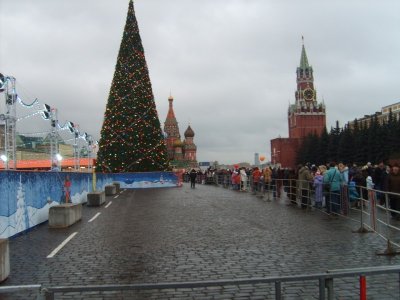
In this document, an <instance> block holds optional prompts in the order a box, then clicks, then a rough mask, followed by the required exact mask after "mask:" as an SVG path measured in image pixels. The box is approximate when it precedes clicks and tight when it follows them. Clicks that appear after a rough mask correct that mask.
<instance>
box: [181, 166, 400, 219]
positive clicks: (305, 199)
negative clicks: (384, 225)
mask: <svg viewBox="0 0 400 300" xmlns="http://www.w3.org/2000/svg"><path fill="white" fill-rule="evenodd" d="M189 178H190V181H191V182H192V187H194V184H195V182H198V183H203V184H212V183H217V184H221V185H224V186H226V187H228V186H230V187H231V188H232V189H233V190H236V191H242V192H245V191H251V192H253V193H254V194H257V193H261V192H263V193H264V192H272V193H273V197H275V198H280V197H281V195H282V193H283V192H286V194H287V197H288V199H289V200H290V201H291V203H292V204H296V205H297V199H299V204H300V206H301V207H302V208H306V207H307V206H309V205H311V201H310V198H311V194H312V195H313V205H314V206H315V207H317V208H319V209H322V208H325V210H326V212H327V213H329V214H340V213H344V211H345V210H346V209H347V208H348V207H349V206H358V207H360V206H361V205H363V199H365V200H368V199H369V198H370V195H369V194H368V193H370V192H371V191H373V193H374V196H375V197H376V200H377V201H378V204H380V205H382V206H386V205H387V204H388V207H389V208H390V209H391V215H392V217H393V218H394V219H397V220H400V168H399V165H398V164H393V165H392V166H389V165H385V164H384V163H383V162H381V163H379V164H377V165H375V166H373V165H372V164H371V163H367V164H366V165H364V166H357V165H356V164H351V165H346V164H343V163H339V164H336V163H334V162H332V163H330V164H327V165H320V166H315V165H312V164H309V163H308V164H305V165H298V167H297V169H296V170H293V169H287V168H285V169H283V168H280V167H272V166H266V167H265V168H259V167H253V168H244V167H242V168H240V167H235V168H233V169H222V170H221V169H220V170H218V169H211V168H209V169H208V170H206V171H205V172H202V171H200V170H198V171H195V170H194V169H193V170H191V171H190V172H187V173H186V174H184V179H186V181H189ZM386 192H389V193H386ZM386 195H387V197H386ZM387 202H388V203H387Z"/></svg>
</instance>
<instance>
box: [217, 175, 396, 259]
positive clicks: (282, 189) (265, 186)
mask: <svg viewBox="0 0 400 300" xmlns="http://www.w3.org/2000/svg"><path fill="white" fill-rule="evenodd" d="M247 178H248V179H247V181H246V182H241V183H240V185H239V184H238V183H237V182H236V183H234V182H233V181H232V180H231V175H230V174H223V175H214V184H215V185H217V186H220V185H223V186H224V187H225V188H230V189H233V190H240V191H244V192H246V191H249V192H251V193H252V194H253V195H256V196H257V197H259V198H264V199H266V201H271V200H272V199H277V198H281V197H282V196H283V195H285V194H286V195H285V196H286V198H287V199H288V200H289V201H290V203H291V204H294V205H297V206H300V207H302V208H305V209H308V210H310V209H312V210H319V211H321V212H322V213H326V214H328V215H330V216H333V217H335V216H336V217H344V218H347V219H349V220H352V221H354V222H357V223H359V224H360V227H359V228H358V229H357V230H354V231H353V232H355V233H369V232H374V233H377V234H378V235H379V236H380V237H382V238H383V239H384V240H386V242H387V246H386V249H385V250H384V251H382V252H377V254H378V255H396V254H400V251H398V250H396V249H400V241H399V242H395V241H393V231H395V232H400V227H399V226H400V222H399V225H397V226H395V225H393V224H391V222H390V220H391V214H397V215H399V216H400V211H396V210H393V209H391V208H390V196H391V195H393V196H397V197H399V198H400V194H396V193H390V192H385V191H380V190H375V189H371V188H367V187H364V186H355V185H352V186H350V185H347V184H342V185H341V186H340V190H337V191H328V190H327V189H325V187H327V186H328V185H330V184H329V183H328V184H322V185H321V186H316V185H315V184H314V183H313V182H309V181H301V180H297V179H293V178H286V179H276V178H273V179H272V180H271V182H268V183H265V182H264V181H263V180H260V182H259V183H257V184H254V182H252V176H251V175H250V176H248V177H247ZM221 183H222V184H221ZM227 183H229V184H227ZM243 187H244V188H243ZM354 191H355V192H354ZM377 195H380V198H381V199H382V198H384V199H385V201H384V205H381V204H380V203H378V201H377ZM317 200H319V201H317ZM399 201H400V200H399Z"/></svg>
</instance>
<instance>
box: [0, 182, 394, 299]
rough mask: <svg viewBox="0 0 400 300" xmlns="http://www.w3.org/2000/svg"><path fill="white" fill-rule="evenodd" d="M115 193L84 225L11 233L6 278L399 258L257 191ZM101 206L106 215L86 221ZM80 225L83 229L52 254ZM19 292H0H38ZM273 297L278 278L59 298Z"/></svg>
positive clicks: (287, 291) (215, 270) (305, 267)
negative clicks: (379, 253)
mask: <svg viewBox="0 0 400 300" xmlns="http://www.w3.org/2000/svg"><path fill="white" fill-rule="evenodd" d="M110 200H112V201H113V204H112V205H111V206H110V207H108V208H107V209H104V207H100V208H94V207H90V208H87V207H86V206H85V207H84V208H83V212H82V213H83V215H82V222H79V223H77V224H75V225H73V226H71V227H69V228H67V229H60V230H51V229H49V228H48V227H47V226H46V225H43V226H38V227H37V228H35V229H34V230H32V231H30V232H28V233H26V234H24V235H21V236H19V237H17V238H14V239H11V240H10V255H11V257H10V264H11V273H10V277H9V279H8V280H7V281H6V282H5V283H3V284H2V285H3V286H4V285H19V284H36V283H39V284H43V285H44V286H60V285H62V286H64V285H67V286H76V285H99V284H128V283H156V282H184V281H201V280H221V279H239V278H250V277H270V276H286V275H298V274H310V273H321V272H325V271H326V270H328V269H341V268H353V267H354V268H358V267H365V266H379V265H394V264H400V258H399V257H392V258H390V259H389V258H386V257H382V256H376V255H375V251H376V250H382V249H384V247H385V242H384V241H383V240H382V239H381V238H380V237H379V236H377V235H375V234H364V235H362V234H354V233H352V230H353V229H356V228H357V225H358V224H357V223H354V222H352V221H349V220H346V219H338V220H335V219H328V218H326V216H325V215H323V214H321V213H319V212H318V211H303V210H301V209H299V208H295V207H288V206H286V203H285V201H284V200H273V201H271V202H265V201H263V200H262V199H259V198H257V197H254V196H252V195H250V194H249V193H236V192H234V191H231V190H228V189H222V188H215V187H211V186H202V185H199V186H198V187H197V188H196V189H194V190H192V189H190V188H189V187H188V186H186V185H185V186H184V187H183V188H173V189H154V190H135V191H133V190H130V191H125V192H124V193H123V194H121V195H120V196H119V198H118V199H113V198H112V197H107V201H110ZM97 212H100V213H101V215H100V216H99V217H98V218H97V219H96V220H94V221H93V222H92V223H88V222H87V221H88V220H89V219H90V218H92V217H93V216H94V215H95V214H96V213H97ZM73 232H78V234H77V235H76V236H75V237H74V238H73V239H72V240H71V241H70V242H69V243H68V244H67V245H66V246H65V247H64V248H63V249H62V250H61V251H60V252H59V253H58V254H57V255H56V256H55V257H54V258H52V259H47V258H46V256H47V255H48V254H49V253H50V252H51V251H52V250H53V249H54V248H55V247H57V246H58V245H59V244H60V243H61V242H62V241H63V240H65V238H66V237H68V236H69V235H70V234H71V233H73ZM397 280H398V275H383V276H376V277H368V278H367V284H368V297H369V298H368V299H373V298H375V299H385V297H388V298H386V299H398V298H399V294H398V281H397ZM334 286H335V288H336V289H337V291H336V295H337V297H342V298H340V299H343V298H344V299H345V298H347V297H350V298H349V299H354V297H357V295H358V281H357V279H348V278H346V279H341V280H335V281H334ZM282 292H283V294H284V299H317V296H316V294H318V282H317V281H314V282H300V283H282ZM21 295H22V296H21ZM21 295H20V293H18V294H15V295H12V296H15V298H3V297H1V299H19V298H18V297H20V299H35V295H34V294H33V293H25V294H21ZM274 295H275V290H274V285H273V283H272V284H257V285H240V286H232V285H230V286H225V287H223V288H221V287H208V288H193V289H190V288H188V289H168V290H148V291H123V292H115V293H114V294H113V293H98V292H97V293H96V292H93V293H83V294H81V293H79V294H76V293H70V294H64V295H59V297H58V298H60V299H85V297H88V299H91V298H95V297H97V298H103V299H168V298H174V297H175V298H180V299H185V298H186V299H190V298H193V299H200V298H203V299H211V298H213V297H214V298H216V299H224V298H223V297H224V296H226V297H227V299H240V298H243V299H259V298H261V297H265V298H268V299H269V298H273V297H274ZM1 296H3V295H1ZM24 296H25V298H24ZM379 296H381V297H383V298H378V297H379ZM113 297H115V298H113ZM58 298H57V299H58ZM338 299H339V298H338Z"/></svg>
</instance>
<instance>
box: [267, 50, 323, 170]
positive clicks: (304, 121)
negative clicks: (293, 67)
mask: <svg viewBox="0 0 400 300" xmlns="http://www.w3.org/2000/svg"><path fill="white" fill-rule="evenodd" d="M296 75H297V90H296V92H295V103H294V104H291V105H289V109H288V125H289V138H276V139H273V140H271V160H272V162H273V163H276V164H280V165H281V167H283V168H295V166H296V155H297V150H298V149H299V146H300V145H301V143H302V141H303V139H304V138H305V137H306V136H308V135H309V134H312V133H316V134H317V135H318V136H319V135H321V133H322V131H323V130H324V128H325V126H326V114H325V104H324V103H318V101H317V91H316V90H315V88H314V74H313V68H312V67H311V66H310V65H309V64H308V59H307V54H306V50H305V48H304V43H303V46H302V50H301V58H300V66H299V67H298V68H297V71H296Z"/></svg>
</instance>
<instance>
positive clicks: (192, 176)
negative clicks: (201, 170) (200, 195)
mask: <svg viewBox="0 0 400 300" xmlns="http://www.w3.org/2000/svg"><path fill="white" fill-rule="evenodd" d="M189 177H190V188H192V189H194V188H195V186H196V177H197V172H196V170H195V169H192V171H190V174H189Z"/></svg>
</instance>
